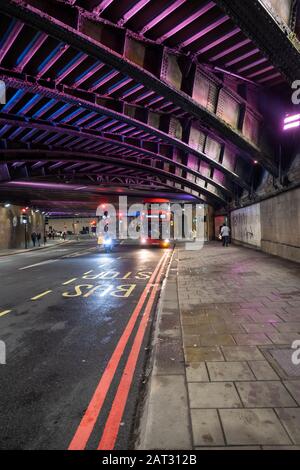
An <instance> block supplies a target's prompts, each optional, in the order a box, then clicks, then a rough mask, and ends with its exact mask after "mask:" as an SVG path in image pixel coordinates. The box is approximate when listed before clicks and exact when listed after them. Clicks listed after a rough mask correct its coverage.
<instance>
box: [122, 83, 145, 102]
mask: <svg viewBox="0 0 300 470" xmlns="http://www.w3.org/2000/svg"><path fill="white" fill-rule="evenodd" d="M143 88H144V85H139V86H138V87H136V88H135V89H133V90H128V91H126V92H125V93H124V94H123V95H122V96H121V98H120V99H121V100H124V99H125V98H128V96H131V95H133V94H134V93H137V92H138V91H140V90H142V89H143Z"/></svg>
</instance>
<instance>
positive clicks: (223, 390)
mask: <svg viewBox="0 0 300 470" xmlns="http://www.w3.org/2000/svg"><path fill="white" fill-rule="evenodd" d="M188 390H189V398H190V406H191V408H208V409H209V408H238V407H241V406H242V404H241V401H240V399H239V396H238V394H237V391H236V389H235V386H234V384H233V383H231V382H221V383H213V382H211V383H205V382H191V383H189V384H188Z"/></svg>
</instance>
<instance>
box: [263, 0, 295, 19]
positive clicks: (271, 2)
mask: <svg viewBox="0 0 300 470" xmlns="http://www.w3.org/2000/svg"><path fill="white" fill-rule="evenodd" d="M263 3H264V4H265V5H266V7H267V8H269V9H271V10H273V12H274V13H275V15H277V16H278V17H279V18H280V19H281V20H282V21H284V22H285V23H286V24H289V19H290V14H291V6H292V0H263Z"/></svg>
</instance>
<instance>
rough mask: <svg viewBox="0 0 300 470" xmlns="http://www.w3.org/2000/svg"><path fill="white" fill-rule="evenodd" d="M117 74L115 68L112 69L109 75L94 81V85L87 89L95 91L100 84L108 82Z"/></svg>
mask: <svg viewBox="0 0 300 470" xmlns="http://www.w3.org/2000/svg"><path fill="white" fill-rule="evenodd" d="M117 75H119V72H118V71H117V70H112V71H111V72H110V74H109V75H107V76H106V77H103V79H102V80H100V82H98V83H96V84H95V85H94V86H92V87H91V88H89V91H95V90H97V89H98V88H100V87H101V86H103V85H105V84H106V83H107V82H109V81H110V80H112V79H113V78H114V77H116V76H117Z"/></svg>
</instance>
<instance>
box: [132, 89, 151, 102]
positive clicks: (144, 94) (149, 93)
mask: <svg viewBox="0 0 300 470" xmlns="http://www.w3.org/2000/svg"><path fill="white" fill-rule="evenodd" d="M152 95H154V91H147V92H146V93H143V94H142V95H141V96H139V97H138V98H137V99H135V100H134V101H133V103H139V102H140V101H142V100H144V99H146V98H148V97H149V96H152Z"/></svg>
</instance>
